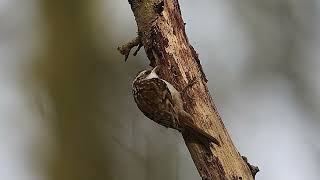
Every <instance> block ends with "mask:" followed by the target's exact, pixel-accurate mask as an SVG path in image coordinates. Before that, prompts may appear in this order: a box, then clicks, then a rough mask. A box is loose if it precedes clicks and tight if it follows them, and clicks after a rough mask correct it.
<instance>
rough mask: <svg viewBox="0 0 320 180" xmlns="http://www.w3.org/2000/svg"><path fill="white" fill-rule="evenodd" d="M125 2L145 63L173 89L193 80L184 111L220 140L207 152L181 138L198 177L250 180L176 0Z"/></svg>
mask: <svg viewBox="0 0 320 180" xmlns="http://www.w3.org/2000/svg"><path fill="white" fill-rule="evenodd" d="M129 3H130V5H131V9H132V11H133V13H134V16H135V19H136V22H137V26H138V32H139V33H138V35H139V37H140V39H141V41H142V44H143V46H144V48H145V51H146V53H147V56H148V58H149V60H150V65H151V66H153V67H154V66H155V65H161V69H162V72H160V77H162V78H163V79H166V80H167V81H169V82H170V83H171V84H173V85H174V86H175V87H176V88H177V89H178V90H182V89H183V87H185V86H186V85H187V84H188V83H189V82H190V81H191V80H192V79H194V78H197V79H198V81H197V83H196V84H195V85H193V86H192V87H191V88H189V89H187V90H186V93H185V94H183V100H184V101H185V110H186V111H187V112H189V113H190V114H192V116H193V117H194V119H195V122H194V123H195V124H196V125H198V126H199V127H201V128H202V129H204V130H205V131H207V132H209V133H211V134H212V135H214V136H215V137H217V138H218V140H219V141H220V144H221V146H220V147H219V146H216V145H214V146H213V147H212V148H211V152H207V150H206V149H205V148H204V147H203V146H202V145H200V144H199V143H197V142H196V140H195V139H193V137H190V136H189V137H187V136H184V140H185V143H186V145H187V147H188V149H189V151H190V154H191V156H192V159H193V161H194V163H195V165H196V167H197V169H198V171H199V174H200V176H201V177H202V179H208V180H213V179H221V180H222V179H245V180H251V179H253V176H252V174H251V172H250V169H249V167H248V165H247V163H246V162H244V160H243V159H242V157H241V155H240V154H239V153H238V151H237V149H236V147H235V146H234V145H233V143H232V140H231V138H230V136H229V135H228V133H227V130H226V128H225V126H224V124H223V122H222V120H221V118H220V116H219V114H218V112H217V109H216V107H215V105H214V103H213V100H212V98H211V96H210V93H209V91H208V88H207V86H206V82H207V79H206V77H205V74H204V73H203V70H202V67H201V65H200V61H199V59H198V55H197V53H196V51H195V50H194V49H193V47H192V46H191V45H190V43H189V41H188V38H187V36H186V33H185V26H184V22H183V20H182V17H181V12H180V7H179V3H178V0H165V1H163V0H144V1H142V0H129Z"/></svg>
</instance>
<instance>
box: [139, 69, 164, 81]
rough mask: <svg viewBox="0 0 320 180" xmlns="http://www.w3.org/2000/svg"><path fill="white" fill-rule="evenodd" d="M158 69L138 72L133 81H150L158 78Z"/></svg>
mask: <svg viewBox="0 0 320 180" xmlns="http://www.w3.org/2000/svg"><path fill="white" fill-rule="evenodd" d="M158 69H159V68H158V66H156V67H154V68H153V69H149V70H143V71H140V72H139V73H138V75H137V77H136V79H135V80H134V81H140V80H144V79H151V78H158V75H157V70H158Z"/></svg>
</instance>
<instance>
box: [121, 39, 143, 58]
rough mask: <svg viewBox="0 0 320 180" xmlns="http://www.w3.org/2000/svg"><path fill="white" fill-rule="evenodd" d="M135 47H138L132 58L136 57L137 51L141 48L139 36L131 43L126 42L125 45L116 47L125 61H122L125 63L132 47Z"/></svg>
mask: <svg viewBox="0 0 320 180" xmlns="http://www.w3.org/2000/svg"><path fill="white" fill-rule="evenodd" d="M135 46H138V48H137V50H136V51H135V52H134V53H133V55H134V56H136V55H137V53H138V51H139V50H140V48H141V47H142V46H143V45H142V42H141V40H140V37H139V36H137V37H136V38H134V39H133V40H132V41H130V42H128V43H126V44H124V45H122V46H119V47H118V50H119V51H120V53H121V54H122V55H125V59H124V60H125V61H127V59H128V57H129V54H130V51H131V49H132V48H133V47H135Z"/></svg>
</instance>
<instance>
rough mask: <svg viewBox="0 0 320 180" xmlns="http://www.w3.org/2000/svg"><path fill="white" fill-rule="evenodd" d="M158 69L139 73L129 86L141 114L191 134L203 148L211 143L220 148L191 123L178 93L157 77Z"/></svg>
mask: <svg viewBox="0 0 320 180" xmlns="http://www.w3.org/2000/svg"><path fill="white" fill-rule="evenodd" d="M159 69H160V68H159V65H158V66H156V67H154V68H153V69H149V70H143V71H141V72H139V73H138V75H137V76H136V78H135V79H134V81H133V83H132V92H133V97H134V100H135V102H136V104H137V106H138V108H139V109H140V111H141V112H142V113H143V114H144V115H145V116H146V117H148V118H149V119H151V120H153V121H154V122H156V123H158V124H160V125H162V126H164V127H167V128H172V129H176V130H178V131H179V132H181V133H182V134H183V135H193V136H194V137H195V138H196V139H198V140H199V142H201V143H202V144H203V145H204V146H205V147H206V148H209V147H210V144H211V143H214V144H216V145H218V146H220V143H219V141H218V140H217V139H216V138H215V137H213V136H212V135H210V134H209V133H207V132H205V131H204V130H202V129H201V128H199V127H197V126H196V125H195V124H194V123H193V118H192V116H191V115H190V114H189V113H187V112H186V111H185V110H184V107H183V100H182V98H181V93H180V92H179V91H178V90H177V89H176V88H175V87H174V86H173V85H172V84H170V83H169V82H168V81H166V80H164V79H161V78H160V77H159V76H158V74H157V72H158V71H159ZM209 149H210V148H209Z"/></svg>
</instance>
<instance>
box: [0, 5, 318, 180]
mask: <svg viewBox="0 0 320 180" xmlns="http://www.w3.org/2000/svg"><path fill="white" fill-rule="evenodd" d="M180 5H181V9H182V15H183V18H184V20H185V22H186V31H187V34H188V37H189V41H190V42H191V44H192V45H193V46H194V47H195V49H196V50H197V52H198V53H199V56H200V60H201V63H202V65H203V68H204V71H205V73H206V74H207V78H208V79H209V82H208V86H209V88H210V90H211V93H212V95H213V98H214V99H215V102H216V105H217V106H218V109H219V112H220V114H221V116H222V118H223V120H224V122H225V125H226V127H227V129H228V131H229V133H230V135H231V137H232V139H233V141H234V143H235V145H236V146H237V148H238V150H239V152H241V153H242V154H243V155H246V156H247V157H248V158H249V161H250V162H252V164H255V165H258V166H259V168H260V169H261V172H259V173H258V174H257V176H256V179H258V180H270V179H290V180H301V179H308V180H317V179H318V173H317V171H318V169H319V166H320V163H319V162H320V143H319V139H318V138H319V137H320V131H319V129H320V121H319V117H320V108H319V105H320V80H319V78H318V77H319V75H320V73H319V72H320V71H319V67H320V61H319V56H320V54H319V52H320V51H319V50H320V49H319V47H320V23H319V18H320V14H319V12H320V2H319V1H317V0H306V1H293V0H261V1H254V0H243V1H231V0H227V1H217V0H214V1H212V0H199V1H181V2H180ZM136 32H137V27H136V24H135V21H134V17H133V14H132V12H131V9H130V7H129V4H128V1H126V0H114V1H111V0H91V1H87V0H78V1H72V0H70V1H62V0H0V162H1V163H0V179H1V180H2V179H3V180H88V179H94V180H106V179H108V180H126V179H128V180H129V179H130V180H150V179H153V180H163V179H166V180H182V179H183V180H194V179H200V177H199V176H198V173H197V170H196V168H195V167H194V164H193V162H192V159H191V157H190V155H189V153H188V150H187V149H186V147H185V145H184V142H183V139H182V138H181V136H180V135H179V133H177V132H175V131H173V130H168V129H165V128H162V127H159V126H158V125H156V124H155V123H153V122H152V121H150V120H148V119H147V118H145V117H144V116H143V115H142V113H141V112H139V110H138V108H137V107H136V106H135V104H134V101H133V98H132V96H131V81H132V80H133V79H134V77H135V75H136V73H137V72H138V71H140V70H142V69H144V68H147V67H148V63H149V62H148V60H147V58H146V56H145V53H144V51H143V50H142V51H140V52H139V54H138V56H137V57H133V56H130V57H129V60H128V62H126V63H125V62H124V57H123V56H121V55H120V54H119V53H118V52H117V50H116V49H117V46H118V45H120V44H122V43H125V42H126V41H128V40H131V39H132V38H134V37H135V36H136Z"/></svg>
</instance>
